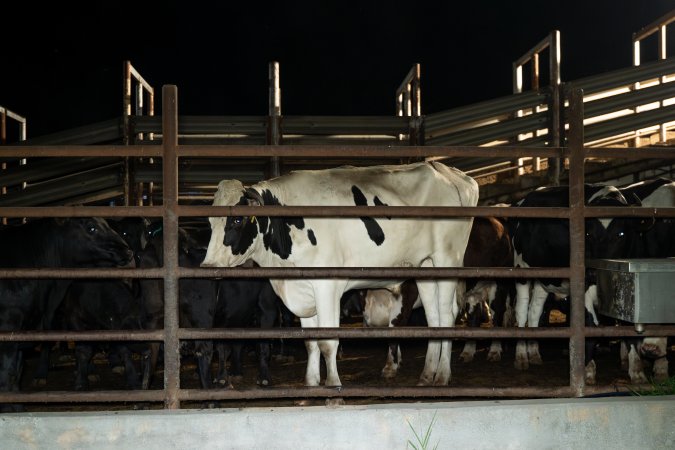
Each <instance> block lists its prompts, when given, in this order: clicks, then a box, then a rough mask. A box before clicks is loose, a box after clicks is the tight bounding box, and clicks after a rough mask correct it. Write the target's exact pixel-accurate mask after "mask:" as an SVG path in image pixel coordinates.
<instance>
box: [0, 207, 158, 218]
mask: <svg viewBox="0 0 675 450" xmlns="http://www.w3.org/2000/svg"><path fill="white" fill-rule="evenodd" d="M163 214H164V213H163V210H162V207H161V206H115V207H114V208H111V207H109V206H0V216H6V217H162V215H163Z"/></svg>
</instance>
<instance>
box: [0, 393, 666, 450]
mask: <svg viewBox="0 0 675 450" xmlns="http://www.w3.org/2000/svg"><path fill="white" fill-rule="evenodd" d="M432 421H434V424H433V426H432V428H431V438H430V443H429V446H428V447H427V448H434V447H435V446H436V445H437V444H438V448H439V449H448V448H461V449H482V448H485V449H490V450H494V449H495V448H499V449H506V448H513V449H538V450H539V449H555V448H561V449H563V448H564V449H575V450H579V449H593V450H601V449H612V450H617V449H636V448H640V449H666V448H675V396H662V397H620V398H593V399H547V400H509V401H475V402H443V403H397V404H388V405H375V406H343V407H337V408H326V407H307V408H300V407H294V408H243V409H213V410H178V411H166V410H160V411H124V412H87V413H22V414H4V415H0V447H2V448H6V449H46V448H49V449H92V448H95V449H97V450H103V449H109V448H110V449H112V448H115V449H120V448H123V449H143V450H152V449H158V450H169V449H181V450H185V449H192V448H194V449H204V450H206V449H221V448H223V449H230V448H232V449H247V450H249V449H266V450H271V449H293V450H298V449H320V448H326V449H361V448H363V449H374V448H381V449H405V448H406V447H407V444H408V441H411V442H412V443H414V444H415V445H416V446H417V447H418V448H421V446H420V445H419V442H418V441H417V440H416V439H415V436H414V433H413V428H414V430H415V431H416V432H417V433H418V434H420V435H423V434H424V433H425V432H426V430H427V428H428V427H429V425H430V424H431V423H432Z"/></svg>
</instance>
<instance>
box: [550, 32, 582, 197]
mask: <svg viewBox="0 0 675 450" xmlns="http://www.w3.org/2000/svg"><path fill="white" fill-rule="evenodd" d="M548 51H549V77H550V81H549V85H550V86H551V114H550V117H551V128H550V130H551V144H550V145H551V146H552V147H562V145H563V144H562V139H561V133H560V129H561V123H562V122H561V120H562V119H561V117H562V114H561V112H562V105H561V103H560V95H561V89H562V87H561V84H560V83H561V82H560V80H561V77H560V56H561V54H560V31H558V30H554V31H552V32H551V45H550V47H549V50H548ZM582 122H583V116H582ZM562 166H563V161H562V159H561V158H549V159H548V179H549V182H550V183H551V185H553V186H559V185H560V169H561V167H562Z"/></svg>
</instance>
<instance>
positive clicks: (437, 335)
mask: <svg viewBox="0 0 675 450" xmlns="http://www.w3.org/2000/svg"><path fill="white" fill-rule="evenodd" d="M177 333H178V338H179V339H180V340H187V339H199V340H202V339H234V340H240V339H244V340H245V339H279V338H281V339H363V338H367V339H392V338H395V339H406V338H414V339H443V338H452V339H457V338H459V339H461V338H472V339H497V338H499V339H533V338H536V339H568V338H569V337H570V336H571V334H572V331H571V330H570V329H569V328H568V327H554V328H518V327H515V328H501V327H500V328H472V327H450V328H448V327H382V328H378V327H361V328H359V327H357V328H351V327H345V328H300V327H292V328H281V327H279V328H210V329H200V328H179V329H178V330H177ZM585 335H586V336H588V337H662V336H675V326H672V325H646V326H645V330H644V331H640V332H638V331H636V330H635V327H634V326H616V327H588V328H585ZM164 336H165V334H164V331H163V330H117V331H110V330H90V331H28V330H26V331H2V332H0V342H29V341H30V342H42V341H47V342H56V341H162V340H163V339H164Z"/></svg>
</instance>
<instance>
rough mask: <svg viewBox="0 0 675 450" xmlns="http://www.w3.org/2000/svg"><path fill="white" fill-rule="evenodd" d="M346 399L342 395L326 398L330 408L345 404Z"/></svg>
mask: <svg viewBox="0 0 675 450" xmlns="http://www.w3.org/2000/svg"><path fill="white" fill-rule="evenodd" d="M344 405H345V399H344V398H342V397H332V398H327V399H326V406H327V407H328V408H337V407H338V406H344Z"/></svg>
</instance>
